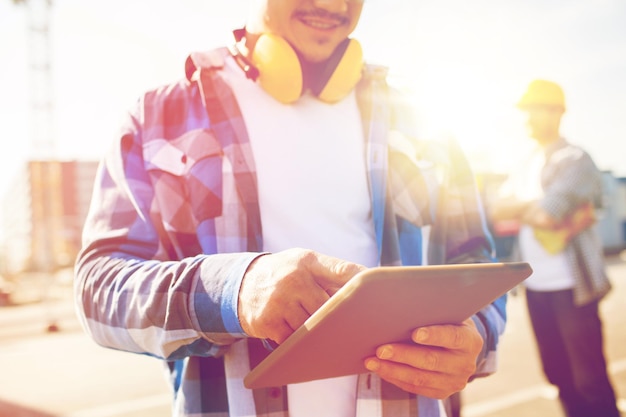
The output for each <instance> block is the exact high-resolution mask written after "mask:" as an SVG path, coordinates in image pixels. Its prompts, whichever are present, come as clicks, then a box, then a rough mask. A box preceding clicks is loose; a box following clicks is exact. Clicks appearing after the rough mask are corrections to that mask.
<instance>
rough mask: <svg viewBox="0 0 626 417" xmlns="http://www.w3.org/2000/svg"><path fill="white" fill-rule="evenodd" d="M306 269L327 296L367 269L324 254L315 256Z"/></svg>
mask: <svg viewBox="0 0 626 417" xmlns="http://www.w3.org/2000/svg"><path fill="white" fill-rule="evenodd" d="M306 267H307V269H308V270H309V273H310V274H311V275H312V276H313V277H314V279H315V281H316V282H317V284H318V285H319V286H320V287H322V288H323V289H324V290H325V291H326V292H328V293H329V294H334V293H335V292H336V291H337V290H339V288H341V287H343V285H344V284H345V283H346V282H348V281H350V279H351V278H352V277H353V276H355V275H356V274H357V273H359V272H361V271H363V270H365V269H367V268H366V267H365V266H363V265H359V264H356V263H353V262H348V261H346V260H343V259H339V258H335V257H332V256H327V255H324V254H317V257H316V258H315V259H312V260H311V262H310V263H308V264H307V265H306Z"/></svg>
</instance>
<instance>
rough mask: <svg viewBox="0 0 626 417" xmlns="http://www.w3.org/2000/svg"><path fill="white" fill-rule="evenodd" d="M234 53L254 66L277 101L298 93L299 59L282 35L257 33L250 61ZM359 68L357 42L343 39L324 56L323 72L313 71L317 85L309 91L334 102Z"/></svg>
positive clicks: (301, 79)
mask: <svg viewBox="0 0 626 417" xmlns="http://www.w3.org/2000/svg"><path fill="white" fill-rule="evenodd" d="M234 55H235V58H239V59H238V62H240V60H244V62H245V63H246V64H247V65H250V64H252V65H253V66H254V67H256V68H254V69H255V70H257V71H258V81H259V84H260V85H261V87H263V89H264V90H265V91H266V92H267V93H268V94H270V95H271V96H272V97H274V98H275V99H276V100H278V101H280V102H281V103H285V104H288V103H293V102H294V101H296V100H297V99H298V98H299V97H300V96H301V95H302V93H303V89H304V77H303V71H302V65H301V62H300V59H299V58H298V54H297V53H296V52H295V50H294V49H293V48H292V47H291V45H289V43H288V42H287V41H286V40H285V39H283V38H282V37H280V36H277V35H274V34H270V33H267V34H263V35H261V36H260V37H259V39H258V40H257V42H256V44H255V46H254V50H253V51H252V56H251V59H250V61H251V62H249V61H247V60H245V59H244V58H243V55H241V54H240V53H238V51H236V52H235V53H234ZM362 69H363V51H362V49H361V45H360V44H359V42H358V41H356V40H354V39H346V40H345V41H344V42H343V43H342V44H340V45H339V46H338V47H337V50H335V52H334V53H333V55H332V56H331V58H330V59H329V60H328V64H327V66H326V68H324V69H323V70H322V71H323V73H322V74H316V75H315V78H316V79H317V81H316V82H315V84H317V85H314V86H310V87H311V90H312V93H313V94H315V95H317V96H318V97H319V99H320V100H322V101H325V102H329V103H334V102H337V101H339V100H341V99H342V98H343V97H345V96H346V95H347V94H348V93H349V92H350V91H352V89H353V88H354V86H355V85H356V83H357V82H358V81H359V80H360V78H361V71H362ZM248 71H249V70H247V71H246V73H247V74H248ZM257 71H254V73H255V75H256V73H257ZM326 73H327V74H326ZM255 78H256V77H255Z"/></svg>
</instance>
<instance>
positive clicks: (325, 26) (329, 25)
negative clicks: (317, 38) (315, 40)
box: [303, 20, 336, 29]
mask: <svg viewBox="0 0 626 417" xmlns="http://www.w3.org/2000/svg"><path fill="white" fill-rule="evenodd" d="M303 22H304V23H305V24H306V25H308V26H311V27H314V28H316V29H331V28H334V27H335V26H336V25H335V24H334V23H328V22H320V21H319V20H304V21H303Z"/></svg>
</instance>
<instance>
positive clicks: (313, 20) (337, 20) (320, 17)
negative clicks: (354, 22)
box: [294, 10, 348, 30]
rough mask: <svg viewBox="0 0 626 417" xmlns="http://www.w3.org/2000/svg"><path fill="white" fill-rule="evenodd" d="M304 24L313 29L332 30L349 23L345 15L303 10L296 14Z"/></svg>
mask: <svg viewBox="0 0 626 417" xmlns="http://www.w3.org/2000/svg"><path fill="white" fill-rule="evenodd" d="M294 17H296V18H297V19H298V20H299V21H300V22H302V23H303V24H304V25H306V26H309V27H311V28H313V29H320V30H331V29H336V28H338V27H340V26H342V25H345V24H347V23H348V19H347V18H346V17H345V16H341V15H337V14H333V13H328V12H326V11H323V10H321V11H301V12H296V14H295V16H294Z"/></svg>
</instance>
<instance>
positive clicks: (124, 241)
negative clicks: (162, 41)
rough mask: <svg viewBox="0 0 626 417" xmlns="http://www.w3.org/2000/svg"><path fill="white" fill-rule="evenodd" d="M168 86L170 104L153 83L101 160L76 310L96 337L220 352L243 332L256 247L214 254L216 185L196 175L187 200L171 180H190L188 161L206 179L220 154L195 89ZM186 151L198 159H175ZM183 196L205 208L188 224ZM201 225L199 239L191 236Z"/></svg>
mask: <svg viewBox="0 0 626 417" xmlns="http://www.w3.org/2000/svg"><path fill="white" fill-rule="evenodd" d="M170 88H172V87H170ZM173 89H174V90H175V91H171V90H170V91H168V92H167V94H168V97H173V99H172V100H174V103H175V104H176V106H175V109H169V110H172V111H163V110H162V109H161V103H159V94H160V93H159V92H158V91H156V92H153V96H152V97H145V98H144V99H143V100H140V102H139V105H138V106H137V110H136V111H134V112H132V114H130V115H129V117H128V118H127V123H126V124H125V126H124V127H123V129H122V132H121V134H120V135H119V136H118V140H117V141H115V143H114V144H113V147H112V148H111V149H110V151H109V152H108V154H107V155H106V157H105V159H104V160H103V161H102V163H101V166H100V169H99V173H98V175H97V178H96V183H95V187H94V194H93V198H92V205H91V208H90V213H89V215H88V219H87V221H86V224H85V227H84V231H83V249H82V251H81V253H80V254H79V256H78V259H77V262H76V284H75V294H76V301H77V306H78V313H79V316H80V318H81V321H82V324H83V326H84V327H85V328H86V330H87V331H88V332H89V333H90V334H91V335H92V337H93V338H94V339H95V340H96V342H98V343H99V344H102V345H104V346H107V347H111V348H115V349H120V350H126V351H131V352H136V353H145V354H148V355H152V356H156V357H160V358H164V359H168V360H175V359H179V358H183V357H187V356H189V355H195V356H212V355H220V354H221V353H222V349H223V347H224V346H228V345H229V344H231V343H233V342H234V341H235V340H237V338H240V337H242V336H243V332H242V329H241V327H240V325H239V322H238V319H237V296H238V291H239V284H240V282H241V279H242V277H243V274H244V272H245V270H246V268H247V267H248V265H249V264H250V262H251V261H252V260H253V259H254V258H255V257H256V256H257V255H258V254H255V253H237V254H228V253H226V254H216V250H215V248H214V239H212V238H213V237H214V236H212V235H211V233H210V232H206V230H209V231H210V230H214V229H215V225H214V224H213V223H212V219H211V217H212V216H215V215H216V214H219V212H220V210H221V207H220V195H219V194H220V191H219V190H218V188H217V187H213V185H212V184H211V183H210V182H209V183H207V184H202V186H197V187H196V188H194V193H193V195H194V196H196V197H197V196H198V195H199V196H200V197H197V198H198V199H199V200H200V201H193V200H194V198H195V197H194V198H191V199H189V198H186V197H187V195H186V188H185V187H178V186H177V184H178V183H177V182H176V181H177V179H178V177H180V176H184V178H182V179H181V182H182V180H184V181H185V182H188V181H189V180H190V178H192V177H194V175H198V173H196V172H195V171H194V170H201V174H202V177H204V176H206V178H209V179H210V178H213V177H216V176H218V175H219V173H220V172H221V157H220V150H219V146H218V145H217V144H216V142H212V141H211V137H210V136H207V134H205V131H204V130H203V129H205V128H206V127H207V126H208V120H206V118H203V117H202V115H203V114H204V111H201V104H200V102H199V101H198V100H197V99H195V96H194V95H195V94H197V92H194V91H193V90H192V89H191V88H190V87H189V86H185V85H178V86H175V87H173ZM197 106H200V107H198V108H197ZM165 110H168V109H165ZM140 126H142V127H141V128H140ZM189 131H192V132H196V133H197V132H200V133H197V134H196V136H198V134H200V136H202V141H201V143H203V144H206V145H203V146H205V148H203V149H204V150H201V151H198V149H197V146H198V145H197V143H198V142H200V141H198V140H196V141H193V140H191V141H189V140H187V139H186V136H185V134H184V133H181V132H189ZM207 131H208V129H207ZM180 134H182V136H180ZM203 135H204V136H203ZM148 139H154V140H148ZM155 147H156V150H155ZM191 148H193V149H191ZM186 150H190V151H192V152H193V154H196V155H197V154H198V152H199V153H200V154H202V155H203V158H202V160H201V161H186V164H183V165H180V166H178V165H175V163H178V162H180V161H181V160H182V161H183V162H185V151H186ZM181 152H182V156H181ZM192 152H189V153H190V154H192ZM147 154H150V155H152V156H151V158H150V160H147V158H146V155H147ZM172 156H174V157H172ZM168 164H169V165H168ZM172 164H174V165H172ZM155 166H157V168H159V169H153V168H154V167H155ZM186 167H187V168H186ZM178 168H180V169H178ZM177 170H178V171H177ZM220 180H221V178H217V179H215V181H214V182H215V183H217V182H218V181H220ZM214 189H215V190H214ZM198 190H205V192H202V193H200V194H198V192H196V191H198ZM212 191H214V192H212ZM159 196H160V198H161V200H159V201H157V199H158V198H159ZM163 200H166V203H165V204H164V201H163ZM181 201H185V202H189V204H195V205H200V206H202V207H208V208H207V209H206V210H204V211H206V212H207V213H205V215H206V219H199V220H197V221H196V223H194V224H193V225H191V226H193V228H195V229H196V230H188V229H190V227H191V226H190V225H188V224H186V223H185V222H186V221H187V220H181V219H188V218H190V217H194V216H188V214H189V213H188V212H186V211H185V210H187V209H188V207H186V206H184V205H183V204H179V202H181ZM185 204H187V203H185ZM197 212H201V211H199V210H194V211H193V213H194V215H195V214H196V213H197ZM195 217H197V216H195ZM199 228H203V229H204V230H205V232H204V233H202V235H203V236H206V239H205V240H204V241H198V238H197V237H196V236H197V233H196V231H197V230H198V229H199ZM213 234H215V232H214V233H213Z"/></svg>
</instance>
